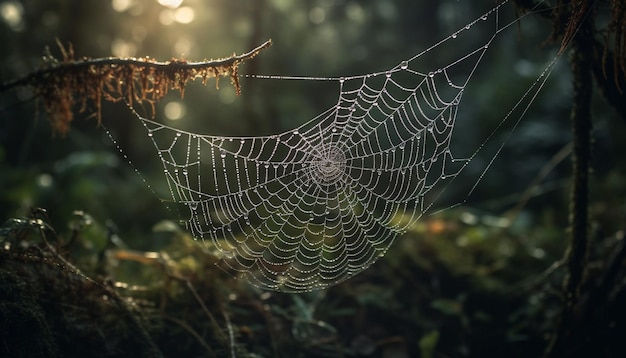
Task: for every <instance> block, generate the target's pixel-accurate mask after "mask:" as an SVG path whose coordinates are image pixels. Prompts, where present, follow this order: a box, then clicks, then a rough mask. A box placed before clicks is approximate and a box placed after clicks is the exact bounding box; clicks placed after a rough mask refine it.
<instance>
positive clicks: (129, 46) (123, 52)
mask: <svg viewBox="0 0 626 358" xmlns="http://www.w3.org/2000/svg"><path fill="white" fill-rule="evenodd" d="M111 53H113V56H117V57H132V56H135V54H136V53H137V46H136V45H135V44H134V43H133V42H130V41H125V40H122V39H115V40H113V42H112V43H111Z"/></svg>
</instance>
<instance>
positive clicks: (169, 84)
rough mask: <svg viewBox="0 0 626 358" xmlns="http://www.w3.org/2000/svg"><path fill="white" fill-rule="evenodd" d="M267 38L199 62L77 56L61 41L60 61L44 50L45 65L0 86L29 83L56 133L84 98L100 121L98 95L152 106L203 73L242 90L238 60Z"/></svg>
mask: <svg viewBox="0 0 626 358" xmlns="http://www.w3.org/2000/svg"><path fill="white" fill-rule="evenodd" d="M271 44H272V42H271V40H268V41H266V42H265V43H263V44H262V45H260V46H258V47H256V48H255V49H253V50H251V51H249V52H247V53H244V54H242V55H235V54H233V55H232V56H230V57H227V58H223V59H218V60H205V61H202V62H188V61H186V60H180V59H172V60H170V61H167V62H158V61H156V60H154V59H152V58H147V57H145V58H116V57H107V58H97V59H92V58H81V59H78V60H76V59H75V56H74V50H73V48H72V46H71V45H70V46H68V48H67V49H66V48H65V47H64V46H62V45H61V44H59V48H60V50H61V53H62V55H63V59H62V60H61V61H58V60H56V59H55V58H53V57H52V56H45V57H44V59H45V67H43V68H41V69H39V70H37V71H34V72H31V73H29V74H28V75H26V76H24V77H22V78H19V79H17V80H14V81H11V82H9V83H5V84H2V85H0V92H3V91H6V90H8V89H11V88H17V87H24V86H26V87H31V88H32V89H33V92H34V94H35V96H36V97H37V98H38V99H40V100H41V101H42V102H43V106H44V108H45V110H46V112H47V113H48V116H49V118H50V122H51V124H52V128H53V130H54V131H55V132H58V133H60V134H62V135H63V134H65V133H67V131H68V129H69V125H70V123H71V122H72V120H73V119H74V114H73V109H74V108H75V106H76V105H80V107H79V112H84V111H85V110H86V108H87V104H88V103H89V102H92V103H93V104H94V105H95V107H96V112H95V114H94V115H95V116H96V117H97V119H98V123H100V121H101V108H102V100H103V99H104V100H107V101H112V102H117V101H120V100H125V101H127V102H128V103H133V102H134V101H137V102H140V103H142V102H147V103H149V104H150V105H151V106H152V110H153V114H154V104H155V102H156V101H158V100H159V99H161V98H163V96H165V95H166V94H167V93H168V91H169V90H178V91H180V93H181V96H184V94H185V85H186V84H187V82H188V81H192V80H195V79H201V80H202V83H203V84H205V85H206V83H207V80H208V79H209V78H215V79H216V86H217V85H218V83H219V82H218V81H219V78H220V77H229V78H230V81H231V83H232V84H233V86H234V87H235V91H236V92H237V94H240V93H241V88H240V85H239V75H238V72H237V71H238V66H239V65H240V64H241V63H242V62H244V61H246V60H249V59H252V58H253V57H255V56H256V55H257V54H258V53H259V52H260V51H262V50H264V49H266V48H268V47H269V46H271Z"/></svg>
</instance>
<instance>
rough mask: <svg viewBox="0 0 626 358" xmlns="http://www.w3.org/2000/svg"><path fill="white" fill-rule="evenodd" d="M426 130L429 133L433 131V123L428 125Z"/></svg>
mask: <svg viewBox="0 0 626 358" xmlns="http://www.w3.org/2000/svg"><path fill="white" fill-rule="evenodd" d="M426 129H427V130H428V131H429V132H432V131H433V129H435V125H434V124H433V122H430V123H428V125H427V126H426Z"/></svg>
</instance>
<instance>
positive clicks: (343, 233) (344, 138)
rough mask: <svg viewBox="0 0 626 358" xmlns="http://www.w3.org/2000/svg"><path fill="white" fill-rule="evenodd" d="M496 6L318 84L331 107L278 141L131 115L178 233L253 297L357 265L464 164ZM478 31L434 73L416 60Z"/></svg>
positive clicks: (330, 278)
mask: <svg viewBox="0 0 626 358" xmlns="http://www.w3.org/2000/svg"><path fill="white" fill-rule="evenodd" d="M500 6H502V5H500ZM500 6H498V7H496V8H494V9H493V10H491V11H489V12H488V13H486V14H485V15H483V16H482V17H480V18H478V19H477V20H475V21H474V22H471V23H470V24H468V25H467V26H465V27H463V28H462V29H461V30H459V31H457V32H455V33H453V34H452V35H450V36H449V37H447V38H446V39H444V40H442V41H440V42H439V43H437V44H435V45H434V46H432V47H431V48H429V49H427V50H425V51H423V52H421V53H420V54H417V55H415V56H413V57H411V58H408V59H406V60H404V61H401V62H400V63H398V64H397V65H396V66H395V67H393V68H391V69H389V70H388V71H382V72H376V73H370V74H366V75H360V76H350V77H342V78H323V80H327V81H335V82H336V83H337V87H338V101H337V102H336V104H335V105H334V106H332V107H331V108H329V109H327V110H326V111H324V112H322V113H321V114H319V115H318V116H316V117H315V118H313V119H311V120H310V121H308V122H307V123H305V124H303V125H301V126H299V127H297V128H295V129H292V130H289V131H285V132H283V133H278V134H275V135H270V136H257V137H253V136H246V137H225V136H214V135H201V134H197V133H191V132H187V131H183V130H180V129H176V128H172V127H169V126H166V125H164V124H161V123H157V122H155V121H153V120H151V119H148V118H143V117H141V116H140V115H139V114H136V113H135V114H136V115H137V117H138V118H140V119H141V121H142V123H143V125H144V126H145V128H146V130H147V132H148V136H149V137H150V138H151V140H152V141H153V143H154V145H155V147H156V149H157V151H158V155H159V157H160V159H161V161H162V163H163V170H164V174H165V177H166V179H167V183H168V186H169V190H170V193H171V196H172V199H173V201H174V202H175V203H177V204H179V206H180V211H181V213H182V215H183V217H184V219H185V224H186V227H187V229H188V230H189V231H190V232H191V234H192V235H193V236H194V237H195V238H197V239H199V240H203V241H205V242H207V244H210V245H213V246H215V247H216V248H217V249H219V250H220V251H221V252H222V257H223V258H222V259H221V261H220V263H219V265H220V267H221V268H223V269H225V270H227V271H229V272H231V273H233V274H235V275H237V276H240V277H244V278H246V279H247V280H249V281H250V282H251V283H253V284H255V285H257V286H259V287H262V288H265V289H271V290H279V291H288V292H300V291H307V290H314V289H319V288H324V287H328V286H330V285H333V284H336V283H338V282H341V281H343V280H345V279H347V278H350V277H352V276H354V275H355V274H357V273H359V272H361V271H363V270H364V269H366V268H368V267H369V266H370V265H372V263H374V262H375V261H376V260H377V259H378V258H380V257H381V256H383V255H384V254H385V252H386V251H387V249H388V248H389V246H390V245H391V243H392V242H393V241H394V239H395V238H396V237H397V236H398V234H402V233H403V232H405V231H406V230H407V229H408V228H409V227H410V226H411V225H412V224H414V223H415V222H416V221H417V220H418V219H419V218H420V217H421V216H422V215H423V214H424V213H426V212H427V211H428V210H429V209H430V208H431V206H432V205H433V203H434V202H435V200H436V199H437V198H438V197H439V195H440V194H441V191H442V190H443V189H444V188H445V186H446V185H447V184H448V183H449V181H450V180H452V179H453V178H455V177H456V176H457V175H458V174H459V172H460V171H461V170H462V169H463V168H464V167H465V165H466V164H467V163H468V160H469V159H471V158H461V157H457V156H456V155H455V153H453V151H452V149H451V146H450V145H451V138H452V134H453V131H454V129H455V121H456V118H457V111H458V106H459V103H460V101H461V97H462V95H463V92H464V90H465V88H466V86H467V83H468V81H469V80H470V78H471V76H472V74H473V73H474V71H475V69H476V67H477V66H478V65H479V63H480V62H481V59H482V58H483V55H484V53H485V51H487V50H488V48H489V45H490V44H491V41H492V40H493V39H494V38H495V37H496V35H497V34H498V33H500V32H501V31H502V29H503V27H500V26H499V24H498V11H499V8H500ZM478 25H480V26H488V27H489V28H490V29H491V30H490V33H491V37H490V38H488V39H487V40H486V41H484V42H482V43H480V44H479V45H477V46H474V47H472V48H470V49H468V50H467V51H464V52H463V53H462V54H461V56H458V57H456V58H455V59H453V60H452V61H447V63H446V64H444V65H442V66H440V67H437V68H428V67H426V68H425V67H424V65H423V63H421V61H420V60H421V59H422V57H424V56H436V51H437V50H439V49H440V48H441V47H442V46H441V45H442V44H444V43H450V42H455V41H463V36H464V35H465V33H468V32H469V30H470V29H471V28H472V26H478ZM507 26H508V25H507ZM254 77H257V78H260V79H262V78H270V77H271V78H276V77H273V76H254ZM290 79H293V78H290ZM302 79H306V80H310V79H311V78H302Z"/></svg>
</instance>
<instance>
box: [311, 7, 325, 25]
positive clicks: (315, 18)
mask: <svg viewBox="0 0 626 358" xmlns="http://www.w3.org/2000/svg"><path fill="white" fill-rule="evenodd" d="M324 19H326V12H325V11H324V9H322V8H321V7H314V8H313V9H311V11H309V21H311V22H312V23H314V24H321V23H322V22H324Z"/></svg>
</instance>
